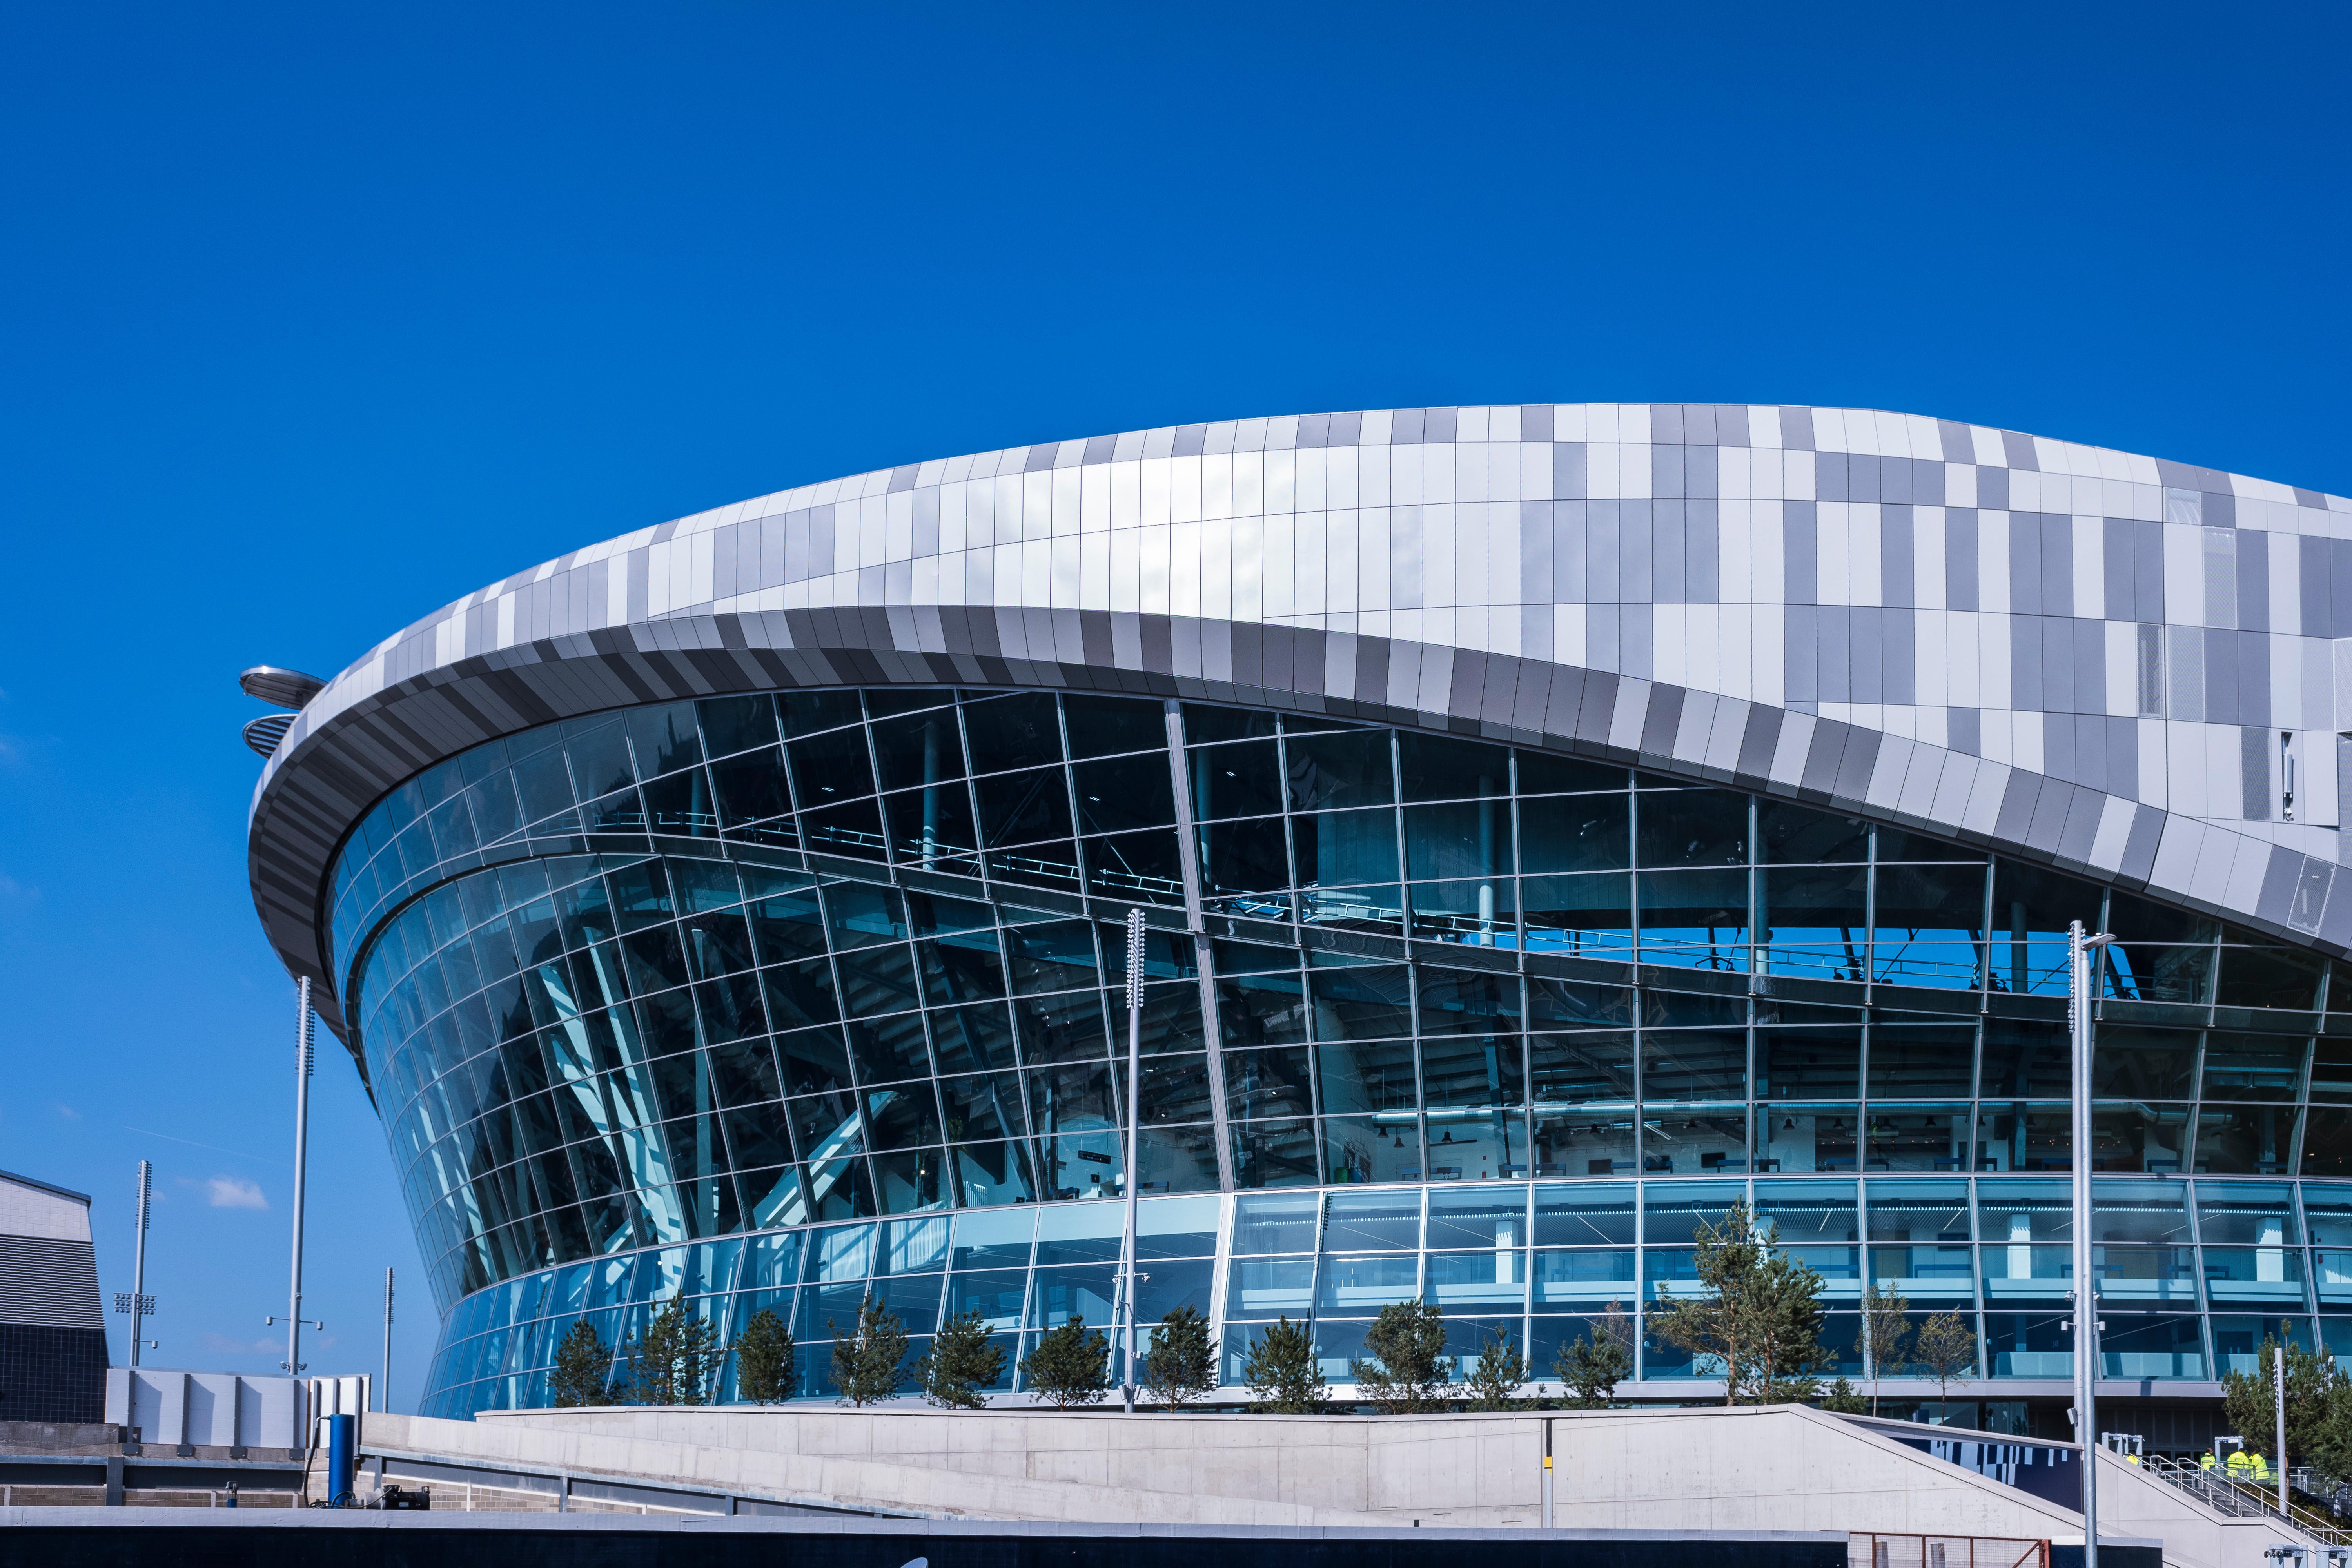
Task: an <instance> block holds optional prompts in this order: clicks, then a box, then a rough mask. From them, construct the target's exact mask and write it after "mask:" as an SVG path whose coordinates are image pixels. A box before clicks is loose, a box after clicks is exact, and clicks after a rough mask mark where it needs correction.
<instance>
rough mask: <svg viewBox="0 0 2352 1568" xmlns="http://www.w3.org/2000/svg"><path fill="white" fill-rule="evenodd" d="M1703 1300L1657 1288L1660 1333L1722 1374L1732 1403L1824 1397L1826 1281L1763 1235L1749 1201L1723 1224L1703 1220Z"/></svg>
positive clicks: (1774, 1237)
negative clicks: (1819, 1371)
mask: <svg viewBox="0 0 2352 1568" xmlns="http://www.w3.org/2000/svg"><path fill="white" fill-rule="evenodd" d="M1696 1265H1697V1269H1698V1279H1699V1284H1700V1286H1701V1287H1702V1288H1703V1289H1705V1291H1706V1294H1704V1295H1693V1296H1677V1295H1675V1293H1674V1292H1673V1291H1671V1290H1669V1289H1667V1288H1666V1287H1664V1286H1663V1285H1661V1286H1660V1287H1659V1288H1658V1304H1659V1308H1660V1310H1659V1312H1658V1314H1657V1315H1656V1316H1655V1317H1654V1318H1653V1319H1652V1320H1651V1321H1652V1323H1653V1325H1654V1328H1655V1330H1656V1331H1657V1335H1658V1337H1659V1338H1660V1339H1662V1340H1664V1341H1665V1342H1667V1343H1669V1344H1672V1345H1677V1346H1679V1347H1681V1348H1682V1349H1684V1350H1686V1351H1688V1352H1691V1354H1692V1355H1693V1356H1695V1357H1699V1358H1703V1359H1706V1360H1711V1361H1714V1362H1716V1363H1718V1364H1720V1365H1721V1367H1722V1369H1723V1383H1724V1389H1723V1402H1724V1403H1725V1404H1726V1405H1738V1404H1742V1403H1746V1404H1752V1405H1768V1404H1783V1403H1792V1402H1795V1401H1797V1400H1801V1399H1810V1398H1811V1397H1813V1396H1814V1394H1817V1393H1819V1391H1820V1388H1821V1384H1820V1381H1819V1380H1818V1379H1816V1378H1814V1377H1813V1376H1812V1375H1811V1373H1812V1371H1813V1369H1814V1368H1816V1367H1818V1366H1820V1365H1821V1364H1822V1360H1823V1355H1822V1344H1821V1331H1822V1302H1821V1297H1822V1277H1821V1276H1820V1275H1819V1274H1816V1273H1815V1272H1813V1270H1812V1269H1811V1268H1808V1267H1806V1266H1805V1265H1804V1264H1802V1263H1800V1262H1798V1261H1797V1260H1796V1259H1795V1258H1791V1257H1790V1256H1789V1254H1788V1253H1787V1252H1785V1251H1783V1250H1781V1248H1780V1237H1779V1233H1778V1231H1777V1229H1774V1228H1769V1227H1768V1228H1767V1229H1765V1230H1763V1231H1762V1232H1760V1233H1759V1231H1758V1229H1757V1226H1756V1218H1755V1215H1754V1213H1753V1211H1751V1210H1750V1209H1749V1208H1748V1203H1747V1200H1745V1199H1742V1200H1740V1201H1739V1202H1738V1203H1735V1204H1733V1205H1731V1209H1730V1212H1728V1213H1727V1214H1726V1215H1724V1217H1723V1223H1722V1224H1721V1225H1715V1224H1710V1223H1706V1222H1702V1223H1701V1224H1700V1226H1699V1227H1698V1254H1697V1258H1696Z"/></svg>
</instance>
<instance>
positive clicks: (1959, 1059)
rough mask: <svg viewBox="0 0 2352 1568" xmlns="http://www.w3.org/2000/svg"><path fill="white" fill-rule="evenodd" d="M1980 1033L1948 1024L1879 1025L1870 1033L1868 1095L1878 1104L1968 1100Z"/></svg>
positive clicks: (1965, 1026)
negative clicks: (1909, 1101) (1910, 1101)
mask: <svg viewBox="0 0 2352 1568" xmlns="http://www.w3.org/2000/svg"><path fill="white" fill-rule="evenodd" d="M1976 1034H1977V1032H1976V1029H1975V1027H1974V1026H1970V1025H1966V1024H1961V1025H1944V1026H1926V1027H1911V1026H1896V1025H1881V1026H1878V1027H1876V1028H1874V1029H1872V1030H1871V1031H1870V1094H1871V1098H1872V1099H1874V1100H1877V1099H1887V1100H1937V1099H1942V1098H1944V1097H1946V1096H1952V1095H1957V1096H1959V1097H1961V1098H1966V1097H1967V1095H1968V1094H1969V1089H1971V1087H1972V1085H1971V1084H1970V1082H1969V1079H1970V1078H1971V1077H1972V1076H1973V1074H1974V1071H1975V1065H1976V1064H1975V1058H1976V1043H1977V1041H1976Z"/></svg>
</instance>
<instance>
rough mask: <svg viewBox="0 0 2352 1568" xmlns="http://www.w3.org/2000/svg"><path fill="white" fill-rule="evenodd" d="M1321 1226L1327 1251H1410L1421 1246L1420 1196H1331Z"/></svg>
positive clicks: (1379, 1194) (1400, 1194) (1335, 1194)
mask: <svg viewBox="0 0 2352 1568" xmlns="http://www.w3.org/2000/svg"><path fill="white" fill-rule="evenodd" d="M1329 1202H1330V1207H1329V1210H1328V1213H1327V1215H1326V1216H1325V1220H1324V1226H1323V1243H1322V1245H1323V1248H1324V1250H1326V1251H1328V1252H1342V1251H1344V1252H1360V1251H1365V1250H1370V1249H1380V1248H1403V1249H1407V1250H1410V1249H1412V1248H1413V1247H1418V1246H1420V1245H1421V1194H1419V1193H1418V1192H1405V1193H1334V1194H1331V1197H1330V1200H1329Z"/></svg>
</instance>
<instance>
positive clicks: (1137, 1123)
mask: <svg viewBox="0 0 2352 1568" xmlns="http://www.w3.org/2000/svg"><path fill="white" fill-rule="evenodd" d="M1142 1044H1143V911H1142V910H1128V911H1127V1242H1126V1247H1125V1248H1124V1250H1123V1251H1122V1252H1121V1254H1120V1256H1121V1258H1123V1259H1124V1260H1125V1261H1126V1264H1127V1279H1126V1280H1125V1281H1124V1286H1125V1288H1124V1289H1121V1290H1120V1292H1119V1297H1120V1300H1123V1301H1124V1302H1125V1303H1126V1305H1127V1378H1126V1381H1125V1382H1124V1383H1123V1384H1121V1385H1120V1390H1119V1392H1120V1396H1121V1397H1120V1403H1121V1404H1122V1405H1124V1406H1125V1407H1126V1410H1127V1413H1128V1414H1129V1415H1134V1414H1135V1387H1136V1384H1137V1382H1138V1381H1139V1380H1138V1378H1137V1377H1136V1375H1135V1279H1136V1275H1135V1203H1136V1198H1137V1196H1138V1195H1139V1189H1138V1186H1137V1183H1136V1168H1135V1162H1136V1156H1137V1154H1138V1153H1139V1150H1138V1148H1137V1145H1138V1144H1139V1143H1141V1142H1143V1108H1142V1107H1141V1105H1139V1103H1138V1102H1137V1100H1136V1096H1137V1094H1138V1093H1139V1091H1140V1089H1141V1088H1142V1076H1143V1074H1142V1065H1141V1064H1142Z"/></svg>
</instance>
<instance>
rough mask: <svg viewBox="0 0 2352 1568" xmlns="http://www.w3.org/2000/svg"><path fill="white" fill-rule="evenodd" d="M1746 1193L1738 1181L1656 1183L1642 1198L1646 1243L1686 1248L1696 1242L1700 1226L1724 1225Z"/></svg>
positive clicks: (1650, 1245) (1654, 1245) (1648, 1244)
mask: <svg viewBox="0 0 2352 1568" xmlns="http://www.w3.org/2000/svg"><path fill="white" fill-rule="evenodd" d="M1746 1192H1747V1189H1746V1188H1745V1187H1743V1186H1742V1185H1740V1184H1738V1183H1736V1182H1657V1183H1653V1184H1650V1185H1649V1187H1648V1190H1647V1192H1646V1193H1645V1194H1644V1196H1643V1204H1642V1211H1643V1231H1642V1240H1643V1244H1644V1245H1645V1246H1649V1247H1658V1246H1662V1245H1663V1246H1667V1247H1675V1246H1683V1247H1687V1246H1689V1245H1691V1244H1692V1243H1693V1242H1695V1241H1696V1239H1697V1237H1698V1227H1699V1226H1700V1225H1701V1224H1710V1225H1720V1224H1722V1223H1723V1216H1724V1215H1725V1214H1726V1213H1727V1211H1728V1210H1729V1209H1730V1207H1731V1205H1733V1204H1735V1203H1737V1202H1738V1201H1739V1199H1740V1198H1742V1197H1743V1196H1745V1195H1746Z"/></svg>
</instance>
